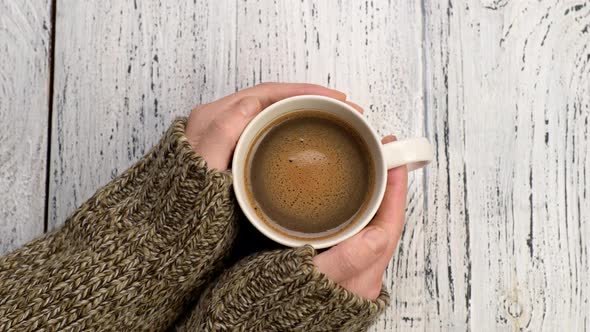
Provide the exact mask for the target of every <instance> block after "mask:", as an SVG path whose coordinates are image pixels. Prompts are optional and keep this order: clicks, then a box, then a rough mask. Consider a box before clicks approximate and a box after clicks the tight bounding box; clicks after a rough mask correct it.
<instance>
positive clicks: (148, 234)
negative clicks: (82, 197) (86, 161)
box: [0, 119, 236, 331]
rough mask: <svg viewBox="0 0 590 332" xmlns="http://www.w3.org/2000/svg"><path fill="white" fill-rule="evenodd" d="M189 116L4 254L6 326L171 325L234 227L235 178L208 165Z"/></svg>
mask: <svg viewBox="0 0 590 332" xmlns="http://www.w3.org/2000/svg"><path fill="white" fill-rule="evenodd" d="M185 124H186V119H179V120H177V121H175V122H174V123H173V125H172V126H171V127H170V128H169V130H168V131H167V132H166V134H165V135H164V136H163V138H162V139H161V140H160V142H159V143H158V144H157V145H156V146H155V147H154V148H153V149H152V150H151V151H150V152H149V153H148V154H147V155H146V156H145V157H144V158H143V159H141V160H140V161H139V162H137V163H136V164H135V165H134V166H132V167H131V168H130V169H128V170H127V171H126V172H125V173H123V174H122V175H121V176H119V177H117V178H116V179H114V180H113V181H111V182H110V183H109V184H107V185H106V186H105V187H103V188H102V189H100V190H98V191H97V192H96V193H95V194H94V195H93V196H92V198H90V199H89V200H88V201H87V202H85V203H84V204H83V205H82V206H81V207H80V208H78V210H77V211H75V213H74V214H73V215H72V216H71V217H69V218H68V220H67V221H66V223H65V225H64V227H62V228H61V229H59V230H56V231H54V232H52V233H50V234H47V235H45V236H44V237H42V238H39V239H37V240H35V241H33V242H31V243H29V244H28V245H26V246H25V247H23V248H21V249H19V250H17V251H15V252H13V253H11V254H8V255H7V256H4V257H0V331H9V330H10V331H37V330H43V331H91V330H119V331H148V330H149V331H153V330H162V329H165V328H167V327H169V326H170V325H171V324H172V323H173V322H174V321H175V320H176V318H177V316H178V313H179V312H182V309H183V307H184V306H185V305H186V304H187V303H188V302H189V301H191V300H193V297H194V296H196V295H197V294H196V293H197V292H198V290H199V289H200V288H201V287H202V286H203V285H204V284H205V283H206V282H207V281H208V280H209V278H210V276H211V275H212V273H213V271H214V270H215V268H216V267H217V266H220V264H221V260H222V258H223V256H224V255H225V254H226V253H227V252H228V251H229V245H230V243H231V242H232V240H233V238H234V236H235V232H236V221H235V213H234V204H233V202H232V199H231V194H230V185H231V178H230V176H229V175H228V174H225V173H222V172H218V171H215V170H209V169H208V168H207V166H206V163H205V161H204V160H203V159H202V158H201V157H199V156H197V155H196V154H194V152H193V151H192V149H191V146H190V144H189V142H188V140H187V138H186V137H185V135H184V128H185Z"/></svg>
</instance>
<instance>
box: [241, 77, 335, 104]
mask: <svg viewBox="0 0 590 332" xmlns="http://www.w3.org/2000/svg"><path fill="white" fill-rule="evenodd" d="M252 95H254V96H261V97H262V98H261V103H262V108H266V107H268V106H270V105H271V104H273V103H276V102H277V101H279V100H282V99H285V98H288V97H293V96H300V95H320V96H325V97H330V98H334V99H338V100H341V101H344V100H346V94H344V93H343V92H340V91H338V90H334V89H330V88H326V87H324V86H321V85H317V84H308V83H262V84H258V85H256V86H253V87H251V88H248V89H244V90H242V91H240V92H238V93H236V96H235V97H234V98H241V97H245V96H252ZM230 97H231V96H230Z"/></svg>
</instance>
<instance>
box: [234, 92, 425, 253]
mask: <svg viewBox="0 0 590 332" xmlns="http://www.w3.org/2000/svg"><path fill="white" fill-rule="evenodd" d="M298 110H316V111H321V112H325V113H328V114H330V115H332V116H335V117H337V118H338V119H340V120H341V121H344V122H345V123H347V124H348V125H349V126H350V127H351V128H352V129H354V130H356V131H357V132H358V134H359V135H360V136H361V137H362V138H363V140H364V141H365V142H366V143H367V146H368V147H369V153H370V154H371V156H372V159H373V161H374V163H373V164H374V167H375V181H374V188H372V190H371V193H372V195H371V197H370V198H369V202H368V204H367V207H366V208H365V209H364V211H363V212H361V214H360V215H358V216H356V217H355V219H354V220H353V221H352V224H351V225H349V226H347V227H345V228H344V229H343V230H341V231H338V232H336V233H335V234H332V235H328V236H324V237H321V238H314V237H313V236H310V237H309V238H300V237H294V236H293V237H292V236H289V235H287V234H284V233H282V232H279V231H278V230H276V229H275V228H273V227H272V226H270V225H269V224H268V223H267V222H265V221H263V220H262V219H261V218H260V217H259V216H258V215H257V213H256V212H255V211H254V206H252V204H251V203H250V200H249V199H248V188H247V187H246V176H247V174H246V171H247V170H248V167H247V166H248V165H247V162H248V160H247V157H248V152H249V151H250V149H251V147H252V146H253V144H254V143H255V141H254V140H255V139H256V138H257V137H258V136H259V135H258V134H259V133H261V131H263V130H265V129H267V127H268V126H269V125H270V124H271V123H272V122H273V121H274V120H276V119H277V118H279V117H281V116H283V115H285V114H286V113H291V112H297V111H298ZM431 160H432V146H431V145H430V143H429V142H428V140H427V139H426V138H424V137H418V138H412V139H405V140H400V141H395V142H391V143H387V144H382V143H381V140H380V138H379V137H378V136H377V134H376V133H375V131H374V130H373V129H371V127H370V126H369V123H368V122H367V121H366V120H365V119H364V118H363V117H362V115H361V114H360V113H359V112H357V111H356V110H355V109H354V108H352V107H350V106H349V105H347V104H346V103H343V102H341V101H339V100H336V99H332V98H328V97H323V96H315V95H305V96H296V97H291V98H287V99H283V100H281V101H279V102H276V103H274V104H272V105H271V106H269V107H267V108H266V109H264V110H263V111H262V112H260V114H258V115H257V116H256V117H255V118H254V119H252V121H251V122H250V123H249V124H248V126H247V127H246V128H245V129H244V132H243V133H242V135H241V136H240V139H239V141H238V144H237V146H236V149H235V152H234V157H233V161H232V174H233V177H234V183H233V186H234V192H235V194H236V198H237V200H238V204H239V205H240V207H241V208H242V211H243V212H244V214H245V215H246V217H247V218H248V220H250V222H251V223H252V224H253V225H254V226H255V227H256V228H257V229H258V230H259V231H260V232H262V233H263V234H264V235H266V236H267V237H269V238H270V239H272V240H274V241H276V242H278V243H281V244H283V245H286V246H290V247H297V246H301V245H304V244H311V245H312V246H313V247H314V248H317V249H319V248H326V247H330V246H333V245H335V244H337V243H339V242H342V241H344V240H346V239H348V238H349V237H351V236H353V235H354V234H356V233H358V232H359V231H360V230H361V229H363V228H364V227H365V226H366V225H367V224H368V223H369V222H370V221H371V219H372V218H373V216H374V215H375V213H376V212H377V209H378V208H379V205H381V201H382V200H383V195H384V194H385V186H386V184H387V170H388V169H391V168H394V167H397V166H401V165H407V166H408V170H409V171H413V170H416V169H419V168H421V167H423V166H425V165H426V164H428V163H429V162H430V161H431Z"/></svg>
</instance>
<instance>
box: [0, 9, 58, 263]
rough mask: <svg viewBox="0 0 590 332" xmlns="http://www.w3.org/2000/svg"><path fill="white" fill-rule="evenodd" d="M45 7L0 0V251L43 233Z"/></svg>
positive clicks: (46, 68) (46, 92) (47, 27)
mask: <svg viewBox="0 0 590 332" xmlns="http://www.w3.org/2000/svg"><path fill="white" fill-rule="evenodd" d="M50 12H51V11H50V2H49V1H10V0H0V255H2V254H4V253H7V252H9V251H11V250H13V249H15V248H17V247H19V246H21V245H22V244H23V243H25V242H27V241H29V240H31V239H32V238H34V237H35V236H37V235H40V234H42V233H43V227H44V221H43V215H44V213H45V209H44V208H45V170H46V167H45V165H46V157H47V121H48V118H49V116H48V115H49V103H48V101H49V60H50V58H49V56H50V47H51V46H50V44H51V39H50V36H51V29H52V26H51V19H50Z"/></svg>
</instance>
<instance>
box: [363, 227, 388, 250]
mask: <svg viewBox="0 0 590 332" xmlns="http://www.w3.org/2000/svg"><path fill="white" fill-rule="evenodd" d="M363 239H365V240H366V241H367V246H368V247H369V248H370V249H371V250H372V251H373V252H374V253H375V254H381V253H382V252H383V251H384V250H385V247H387V242H388V239H387V234H386V233H385V231H384V230H383V229H380V228H377V227H374V226H373V227H368V228H367V229H366V230H365V234H363Z"/></svg>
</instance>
